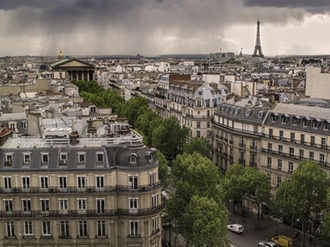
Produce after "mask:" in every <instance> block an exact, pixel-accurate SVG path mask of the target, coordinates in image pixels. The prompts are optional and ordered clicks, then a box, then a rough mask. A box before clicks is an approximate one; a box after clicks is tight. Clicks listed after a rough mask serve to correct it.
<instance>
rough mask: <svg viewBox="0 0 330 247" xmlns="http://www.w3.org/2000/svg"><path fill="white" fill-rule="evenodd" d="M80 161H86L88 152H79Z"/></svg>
mask: <svg viewBox="0 0 330 247" xmlns="http://www.w3.org/2000/svg"><path fill="white" fill-rule="evenodd" d="M78 163H80V164H82V163H86V153H85V152H79V153H78Z"/></svg>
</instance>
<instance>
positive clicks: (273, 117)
mask: <svg viewBox="0 0 330 247" xmlns="http://www.w3.org/2000/svg"><path fill="white" fill-rule="evenodd" d="M277 117H278V114H277V113H276V112H273V113H272V115H271V121H272V122H275V121H276V119H277Z"/></svg>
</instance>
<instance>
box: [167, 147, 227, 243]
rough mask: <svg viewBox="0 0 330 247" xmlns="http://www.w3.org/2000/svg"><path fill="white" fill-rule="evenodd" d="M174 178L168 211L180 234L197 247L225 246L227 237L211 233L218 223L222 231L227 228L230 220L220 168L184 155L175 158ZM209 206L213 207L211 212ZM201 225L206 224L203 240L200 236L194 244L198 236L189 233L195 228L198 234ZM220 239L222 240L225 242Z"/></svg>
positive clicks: (195, 154)
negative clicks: (218, 244) (224, 201)
mask: <svg viewBox="0 0 330 247" xmlns="http://www.w3.org/2000/svg"><path fill="white" fill-rule="evenodd" d="M171 179H172V180H171V181H172V185H173V186H174V188H175V192H174V193H172V194H171V197H170V198H169V199H168V201H167V204H166V205H167V206H166V210H167V213H168V215H169V216H170V217H171V219H172V220H173V221H174V222H175V225H176V228H177V229H178V232H179V233H181V234H183V236H184V237H185V239H186V240H187V241H188V242H190V243H194V244H195V245H196V244H197V243H198V245H196V246H203V244H205V245H206V246H215V245H212V243H214V242H216V241H217V242H218V243H222V242H223V243H226V241H227V240H226V238H225V237H224V236H225V235H226V234H223V233H222V234H220V235H219V236H214V232H213V233H212V232H211V231H213V230H214V224H218V225H217V226H218V227H219V228H220V229H225V227H226V223H227V220H228V210H227V208H226V207H225V205H224V203H223V198H224V196H223V192H222V189H221V186H220V179H221V175H220V172H219V169H218V168H217V167H216V166H215V165H214V164H213V163H212V161H211V160H210V159H208V158H206V157H203V156H202V155H201V154H200V153H197V152H194V153H193V154H186V153H184V154H182V155H178V156H177V157H176V159H175V161H174V163H173V167H172V172H171ZM193 198H194V199H193ZM192 199H193V200H192ZM215 205H217V206H215ZM210 207H214V208H213V209H212V210H210ZM200 214H204V216H201V215H200ZM189 217H190V219H189ZM211 217H214V219H213V220H212V221H209V222H208V221H207V219H209V218H211ZM218 217H222V219H220V218H218ZM223 217H224V218H223ZM201 224H205V225H204V231H203V233H202V234H203V237H202V236H201V238H200V240H199V242H195V240H196V239H195V238H196V236H193V234H191V233H189V232H190V231H191V230H192V226H194V229H193V230H194V232H195V233H196V232H198V231H199V230H200V227H201ZM226 232H227V231H225V233H226ZM220 236H221V237H220ZM210 237H212V239H210ZM207 238H208V240H207ZM218 238H221V241H222V242H221V241H220V240H219V239H218ZM213 241H214V242H213ZM223 246H225V245H223Z"/></svg>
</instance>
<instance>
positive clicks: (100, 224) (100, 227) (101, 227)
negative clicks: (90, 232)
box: [96, 220, 106, 237]
mask: <svg viewBox="0 0 330 247" xmlns="http://www.w3.org/2000/svg"><path fill="white" fill-rule="evenodd" d="M96 231H97V237H105V236H106V235H105V221H104V220H99V221H97V230H96Z"/></svg>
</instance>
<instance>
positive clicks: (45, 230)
mask: <svg viewBox="0 0 330 247" xmlns="http://www.w3.org/2000/svg"><path fill="white" fill-rule="evenodd" d="M41 227H42V235H43V236H50V235H51V232H50V221H42V222H41Z"/></svg>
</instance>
